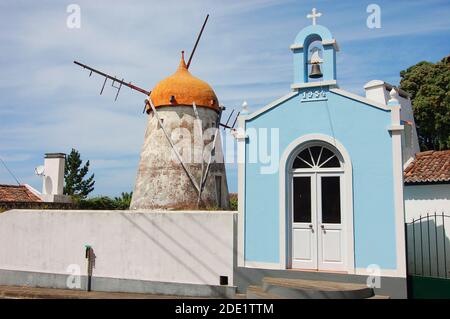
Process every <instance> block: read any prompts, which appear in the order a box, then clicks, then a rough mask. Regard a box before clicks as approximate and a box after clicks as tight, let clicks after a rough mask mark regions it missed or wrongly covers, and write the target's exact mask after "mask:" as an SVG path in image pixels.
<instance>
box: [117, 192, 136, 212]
mask: <svg viewBox="0 0 450 319" xmlns="http://www.w3.org/2000/svg"><path fill="white" fill-rule="evenodd" d="M131 197H133V192H130V193H127V192H122V194H120V197H114V201H115V202H116V205H117V209H129V208H130V204H131Z"/></svg>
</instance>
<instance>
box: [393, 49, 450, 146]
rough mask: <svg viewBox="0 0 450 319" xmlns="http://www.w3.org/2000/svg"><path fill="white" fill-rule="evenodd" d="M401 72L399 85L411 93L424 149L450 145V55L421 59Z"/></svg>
mask: <svg viewBox="0 0 450 319" xmlns="http://www.w3.org/2000/svg"><path fill="white" fill-rule="evenodd" d="M400 76H401V81H400V87H401V88H402V89H403V90H405V91H407V92H408V93H410V94H411V100H412V104H413V110H414V119H415V121H416V125H417V131H418V134H419V142H420V147H421V149H422V150H444V149H450V56H448V57H446V58H444V59H442V61H440V62H438V63H435V64H433V63H430V62H419V63H417V64H416V65H413V66H411V67H410V68H408V69H407V70H405V71H401V72H400Z"/></svg>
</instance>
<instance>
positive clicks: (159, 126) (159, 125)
mask: <svg viewBox="0 0 450 319" xmlns="http://www.w3.org/2000/svg"><path fill="white" fill-rule="evenodd" d="M160 120H161V123H160V122H159V121H158V130H159V129H160V128H161V125H164V119H160Z"/></svg>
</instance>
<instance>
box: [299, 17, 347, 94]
mask: <svg viewBox="0 0 450 319" xmlns="http://www.w3.org/2000/svg"><path fill="white" fill-rule="evenodd" d="M320 16H322V14H321V13H319V12H317V10H316V9H315V8H314V9H313V10H312V13H311V14H308V15H307V18H309V19H312V25H310V26H307V27H306V28H304V29H302V30H301V31H300V32H299V33H298V34H297V37H296V38H295V41H294V44H292V45H291V47H290V48H291V50H292V52H293V53H294V83H293V84H292V88H293V89H298V88H302V87H314V86H326V85H333V86H336V85H337V76H336V52H338V51H339V46H338V44H337V42H336V40H335V39H334V38H333V36H332V34H331V32H330V31H329V30H328V29H327V28H326V27H324V26H321V25H318V24H317V18H319V17H320Z"/></svg>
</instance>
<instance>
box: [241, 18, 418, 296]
mask: <svg viewBox="0 0 450 319" xmlns="http://www.w3.org/2000/svg"><path fill="white" fill-rule="evenodd" d="M313 16H314V15H313ZM290 49H291V51H292V53H293V60H294V63H293V66H294V77H293V82H292V85H291V87H290V90H287V91H288V93H287V94H286V95H285V96H283V97H281V98H279V99H278V100H276V101H274V102H272V103H270V104H268V105H267V106H265V107H263V108H262V109H260V110H257V111H255V112H253V113H249V112H245V110H244V112H243V113H241V116H240V118H239V129H238V130H237V132H236V133H235V136H236V138H237V140H238V154H239V155H238V158H239V159H240V160H239V165H238V175H239V183H238V184H239V190H238V196H239V218H238V263H237V264H238V269H239V270H240V271H241V273H242V277H245V276H246V275H247V276H248V275H251V274H252V275H255V274H258V273H259V274H261V273H264V272H265V274H267V273H268V272H267V271H269V270H271V271H275V270H276V271H277V272H276V273H275V274H274V273H271V275H275V276H281V275H283V274H290V275H291V276H293V277H295V276H297V277H300V278H301V277H302V276H303V277H305V276H306V277H310V278H315V279H321V278H328V279H329V278H331V277H336V276H337V277H339V278H337V279H338V280H339V281H356V282H361V281H365V280H366V278H367V277H368V276H370V275H371V274H376V275H379V276H380V277H381V278H383V280H384V282H385V283H387V282H389V281H391V282H392V281H395V282H396V284H395V285H396V287H398V288H396V289H397V290H398V295H400V296H405V294H406V256H405V231H404V207H403V206H404V202H403V165H404V163H405V162H406V161H407V160H409V159H410V158H411V157H413V156H414V152H415V151H417V150H418V145H416V144H417V141H416V138H409V137H408V136H405V131H406V132H409V133H408V134H412V133H411V132H415V126H414V122H413V119H412V120H411V118H412V111H411V110H410V108H411V107H410V104H409V106H407V107H405V108H404V109H402V106H401V105H402V103H403V102H402V101H403V100H405V101H406V100H408V97H407V96H406V95H405V94H404V92H401V90H398V89H396V88H394V87H393V86H391V85H389V84H387V83H385V82H382V81H371V82H369V83H368V84H367V85H366V86H365V91H366V96H365V97H363V96H358V95H355V94H352V93H350V92H347V91H345V90H343V89H342V88H340V87H339V82H338V76H337V74H338V68H337V65H336V55H337V54H338V52H339V46H338V43H337V41H336V39H335V38H334V37H333V35H332V33H331V32H330V30H328V29H327V28H326V27H324V26H321V25H318V24H316V21H315V17H313V24H312V25H310V26H307V27H305V28H304V29H302V30H301V31H300V32H299V33H298V35H297V36H296V38H295V40H294V43H293V44H292V45H291V47H290ZM408 107H409V109H408ZM408 117H409V118H408ZM408 125H409V126H411V125H412V126H414V127H412V128H410V129H409V130H405V127H406V126H408ZM414 134H415V133H414ZM262 150H267V152H264V151H262ZM266 153H267V154H268V155H269V156H270V160H269V159H268V158H264V156H261V154H266ZM293 270H298V271H295V272H293ZM292 274H295V275H292ZM261 276H262V275H261Z"/></svg>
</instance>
